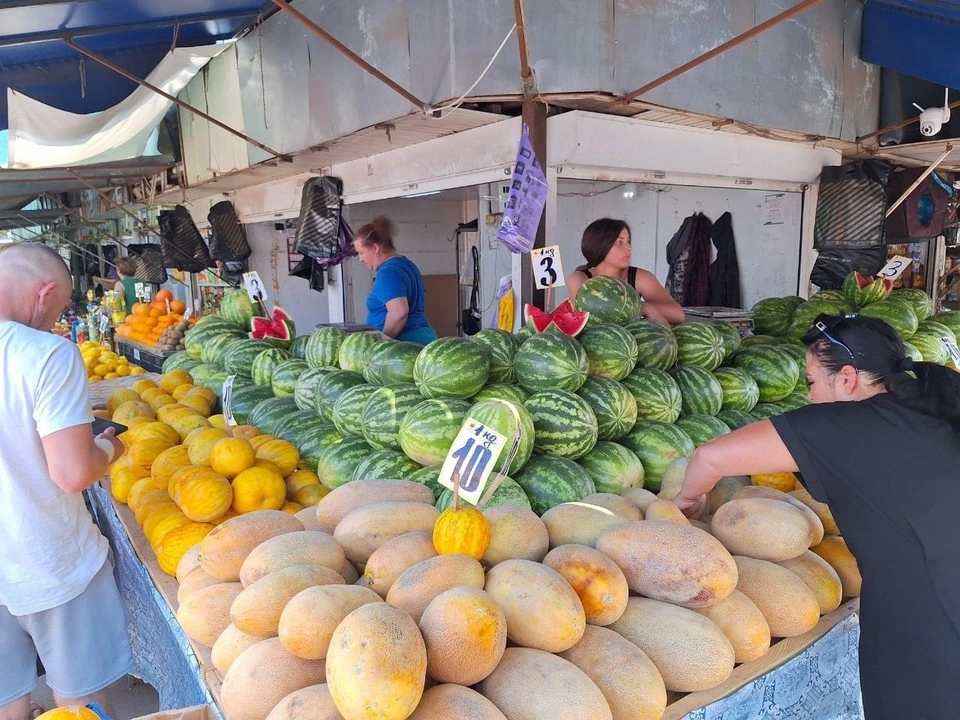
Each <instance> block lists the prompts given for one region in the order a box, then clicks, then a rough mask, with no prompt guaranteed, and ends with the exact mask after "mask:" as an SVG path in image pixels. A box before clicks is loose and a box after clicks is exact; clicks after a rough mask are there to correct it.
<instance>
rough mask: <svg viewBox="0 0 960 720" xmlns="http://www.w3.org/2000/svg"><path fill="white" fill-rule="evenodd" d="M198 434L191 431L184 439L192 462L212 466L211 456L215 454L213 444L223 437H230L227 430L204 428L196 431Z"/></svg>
mask: <svg viewBox="0 0 960 720" xmlns="http://www.w3.org/2000/svg"><path fill="white" fill-rule="evenodd" d="M195 432H196V435H194V434H193V433H191V434H190V435H188V436H187V437H186V439H184V441H183V444H184V445H186V446H187V448H188V449H189V452H190V462H192V463H193V464H194V465H206V466H207V467H209V466H210V456H211V455H212V454H213V446H214V445H216V444H217V442H218V441H220V440H222V439H223V438H226V437H229V435H227V432H226V431H225V430H220V429H218V428H204V429H203V430H200V431H195Z"/></svg>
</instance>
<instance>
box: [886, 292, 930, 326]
mask: <svg viewBox="0 0 960 720" xmlns="http://www.w3.org/2000/svg"><path fill="white" fill-rule="evenodd" d="M889 299H890V300H894V301H896V302H904V303H906V304H907V305H909V306H910V307H911V308H912V309H913V314H914V315H916V316H917V321H918V322H923V321H924V320H926V319H927V318H929V317H930V316H931V315H933V298H932V297H930V296H929V295H927V293H926V292H924V291H923V290H921V289H920V288H898V289H897V290H894V291H893V292H891V293H890V295H889ZM881 319H882V318H881Z"/></svg>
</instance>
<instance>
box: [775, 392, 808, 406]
mask: <svg viewBox="0 0 960 720" xmlns="http://www.w3.org/2000/svg"><path fill="white" fill-rule="evenodd" d="M809 404H810V400H809V399H807V392H806V390H804V391H802V392H801V391H800V390H794V391H793V392H792V393H790V394H789V395H787V396H786V397H785V398H783V400H779V401H777V405H779V406H780V407H782V408H783V409H784V410H787V411H790V410H799V409H800V408H802V407H806V406H807V405H809Z"/></svg>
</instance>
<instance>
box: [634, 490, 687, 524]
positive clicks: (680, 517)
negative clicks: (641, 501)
mask: <svg viewBox="0 0 960 720" xmlns="http://www.w3.org/2000/svg"><path fill="white" fill-rule="evenodd" d="M644 515H645V517H646V519H647V520H659V521H661V522H670V523H675V524H677V525H689V524H690V521H689V520H687V516H686V515H684V514H683V513H682V512H680V508H678V507H677V505H676V503H674V502H673V500H665V499H663V498H661V497H658V498H657V499H656V500H654V501H653V502H652V503H650V504H649V505H648V506H647V510H646V512H645V513H644Z"/></svg>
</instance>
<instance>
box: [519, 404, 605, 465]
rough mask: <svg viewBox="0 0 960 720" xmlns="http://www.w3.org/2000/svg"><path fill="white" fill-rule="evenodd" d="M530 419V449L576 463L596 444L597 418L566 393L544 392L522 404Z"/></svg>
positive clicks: (587, 408) (589, 408)
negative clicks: (532, 433) (531, 437)
mask: <svg viewBox="0 0 960 720" xmlns="http://www.w3.org/2000/svg"><path fill="white" fill-rule="evenodd" d="M524 405H525V406H526V408H527V412H529V413H530V417H531V418H532V419H533V427H534V440H533V450H534V452H537V453H540V454H541V455H553V456H555V457H566V458H570V459H571V460H576V459H577V458H581V457H583V456H584V455H586V454H587V453H588V452H590V451H591V450H593V446H594V445H596V444H597V417H596V415H594V414H593V409H592V408H591V407H590V405H589V403H587V401H586V400H584V399H583V398H581V397H580V396H579V395H574V394H573V393H572V392H569V391H567V390H543V391H541V392H538V393H534V394H533V395H531V396H530V397H529V398H528V399H527V402H526V403H524Z"/></svg>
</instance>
